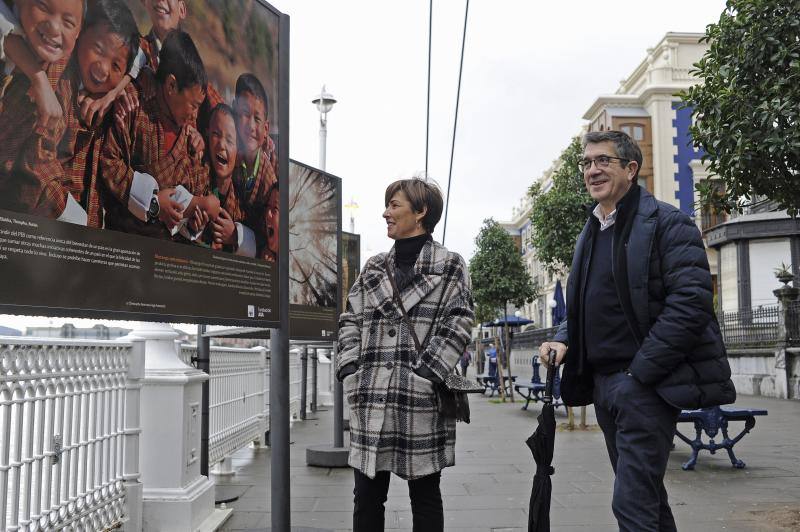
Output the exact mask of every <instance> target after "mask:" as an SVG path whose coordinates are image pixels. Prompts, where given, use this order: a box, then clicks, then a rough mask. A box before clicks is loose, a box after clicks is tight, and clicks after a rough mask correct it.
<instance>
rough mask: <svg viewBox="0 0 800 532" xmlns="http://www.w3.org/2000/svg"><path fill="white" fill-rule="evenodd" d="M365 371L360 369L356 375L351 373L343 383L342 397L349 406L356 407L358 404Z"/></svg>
mask: <svg viewBox="0 0 800 532" xmlns="http://www.w3.org/2000/svg"><path fill="white" fill-rule="evenodd" d="M363 371H364V370H363V368H358V369H357V370H356V372H355V373H351V374H350V375H348V376H347V377H345V378H344V380H343V381H342V395H344V397H345V399H346V400H347V403H348V404H349V405H354V404H356V403H357V402H358V384H359V381H360V380H361V374H362V373H363Z"/></svg>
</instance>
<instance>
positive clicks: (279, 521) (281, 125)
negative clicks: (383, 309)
mask: <svg viewBox="0 0 800 532" xmlns="http://www.w3.org/2000/svg"><path fill="white" fill-rule="evenodd" d="M278 35H279V44H278V50H279V54H280V61H279V63H278V65H279V67H278V68H279V74H278V80H279V90H278V93H279V94H283V95H286V94H289V42H290V41H289V17H288V16H287V15H281V20H280V31H279V33H278ZM279 105H280V106H281V110H280V112H279V113H278V130H279V131H280V135H281V142H280V143H279V145H278V150H279V154H278V160H279V161H286V164H282V165H281V166H280V174H279V176H278V183H279V192H280V205H281V208H280V210H279V214H278V222H279V223H278V227H279V230H280V237H279V239H278V241H279V243H280V244H279V248H280V249H279V252H278V317H279V322H280V329H272V330H271V331H270V351H271V360H270V382H269V404H270V406H269V415H270V448H271V455H270V471H269V476H270V488H271V489H270V493H271V495H270V504H271V506H270V507H271V508H272V516H271V524H272V530H291V498H290V495H291V478H290V476H289V458H290V450H289V449H290V448H289V210H288V208H287V207H286V206H288V205H289V186H288V185H289V168H288V167H289V165H288V161H289V99H288V98H285V97H283V98H281V99H280V102H279Z"/></svg>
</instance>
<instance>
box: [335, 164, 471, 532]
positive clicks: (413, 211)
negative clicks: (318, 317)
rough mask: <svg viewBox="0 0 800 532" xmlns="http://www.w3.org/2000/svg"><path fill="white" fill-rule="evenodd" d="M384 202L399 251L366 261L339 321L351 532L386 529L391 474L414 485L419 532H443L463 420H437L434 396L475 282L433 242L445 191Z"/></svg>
mask: <svg viewBox="0 0 800 532" xmlns="http://www.w3.org/2000/svg"><path fill="white" fill-rule="evenodd" d="M385 200H386V210H385V211H384V213H383V217H384V219H385V220H386V225H387V233H388V236H389V238H391V239H393V240H394V241H395V244H394V246H393V247H392V249H391V250H390V251H389V253H388V254H387V253H380V254H378V255H376V256H374V257H372V258H370V259H369V260H368V261H367V263H366V265H365V266H364V269H363V270H362V271H361V275H359V277H358V279H356V282H355V284H354V285H353V288H352V289H351V290H350V294H349V295H348V297H347V308H346V310H345V312H344V313H343V314H342V315H341V317H340V318H339V353H340V355H339V357H338V359H337V368H336V371H337V377H338V378H339V379H340V380H342V383H343V387H344V393H345V396H346V397H347V402H348V404H349V405H350V459H349V462H350V465H351V466H353V469H354V471H355V488H354V489H353V494H354V496H355V498H354V502H355V505H354V508H353V530H354V531H356V532H380V531H382V530H383V529H384V503H385V502H386V500H387V493H388V490H389V474H390V473H394V474H396V475H397V476H399V477H400V478H403V479H406V480H408V493H409V495H410V497H411V513H412V516H413V527H414V530H415V531H432V532H438V531H442V530H444V509H443V505H442V494H441V491H440V489H439V483H440V480H441V471H442V469H444V468H445V467H448V466H451V465H453V464H455V442H456V419H455V417H449V416H447V415H445V414H443V413H442V412H440V411H439V409H438V406H439V404H440V402H439V401H438V399H437V395H436V392H435V389H434V387H435V385H436V383H441V382H443V381H444V379H445V377H446V376H447V375H448V374H449V373H450V372H452V371H453V370H454V369H455V367H456V364H458V360H459V357H460V356H461V354H462V353H463V352H464V350H465V348H466V346H467V342H469V338H470V332H471V330H472V321H473V318H474V313H473V310H472V295H471V292H470V286H469V273H468V271H467V266H466V264H465V263H464V259H462V258H461V256H460V255H458V254H457V253H453V252H451V251H448V250H447V249H445V248H444V246H442V245H441V244H439V243H437V242H434V241H433V238H432V237H431V233H432V232H433V229H434V227H435V226H436V224H437V222H438V221H439V218H440V217H441V215H442V210H443V203H444V202H443V200H442V194H441V192H440V191H439V189H438V187H436V186H435V185H433V184H431V183H429V182H427V181H423V180H421V179H404V180H401V181H396V182H394V183H392V184H391V185H389V187H388V188H387V189H386V195H385ZM415 331H416V333H415ZM415 334H418V335H419V336H418V337H417V339H416V340H417V341H418V342H419V345H420V351H417V348H416V347H415V344H416V343H417V341H415V340H414V335H415Z"/></svg>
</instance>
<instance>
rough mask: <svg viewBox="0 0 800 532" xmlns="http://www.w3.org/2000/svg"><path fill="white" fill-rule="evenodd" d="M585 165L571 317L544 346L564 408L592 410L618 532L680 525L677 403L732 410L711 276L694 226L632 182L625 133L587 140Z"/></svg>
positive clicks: (633, 154)
mask: <svg viewBox="0 0 800 532" xmlns="http://www.w3.org/2000/svg"><path fill="white" fill-rule="evenodd" d="M583 146H584V154H583V159H582V160H581V161H580V164H579V166H580V169H581V170H582V171H583V177H584V182H585V184H586V189H587V190H588V191H589V194H590V195H591V196H592V198H593V199H594V200H595V201H596V204H595V206H594V210H593V212H592V215H591V216H590V217H589V220H588V221H587V222H586V225H585V226H584V228H583V231H582V232H581V234H580V236H579V237H578V242H577V245H576V247H575V255H574V257H573V261H572V269H571V270H570V276H569V281H568V284H567V320H566V321H565V322H563V323H562V324H561V326H560V327H559V329H558V332H557V333H556V335H555V337H554V338H553V340H552V341H551V342H545V343H544V344H542V345H541V347H540V348H539V352H540V356H541V358H542V362H543V363H544V364H547V354H548V353H549V351H550V350H551V349H552V350H555V351H556V362H557V363H559V364H560V363H561V361H562V360H563V361H564V362H565V365H564V373H563V377H562V381H561V396H562V398H563V400H564V402H565V403H566V404H567V405H571V406H582V405H587V404H590V403H594V406H595V412H596V415H597V422H598V424H599V425H600V428H601V429H602V430H603V435H604V436H605V440H606V447H607V448H608V455H609V457H610V459H611V466H612V467H613V468H614V473H615V474H616V480H615V482H614V495H613V502H612V509H613V510H614V515H615V516H616V518H617V522H618V523H619V527H620V530H624V531H629V530H630V531H633V530H635V531H637V532H639V531H669V530H675V520H674V519H673V516H672V511H671V510H670V507H669V503H668V501H667V492H666V489H665V488H664V473H665V472H666V467H667V460H668V458H669V450H670V447H671V443H672V438H673V435H674V432H675V423H676V422H677V417H678V414H679V413H680V410H681V409H682V408H701V407H707V406H713V405H720V404H726V403H732V402H733V401H734V400H735V399H736V391H735V389H734V387H733V383H732V382H731V380H730V375H731V370H730V366H729V365H728V360H727V356H726V353H725V347H724V345H723V343H722V338H721V335H720V331H719V325H718V324H717V320H716V318H715V317H714V309H713V305H712V291H711V274H710V272H709V269H708V259H707V257H706V252H705V248H704V246H703V241H702V239H701V237H700V232H699V231H698V229H697V226H695V224H694V222H693V221H692V220H691V218H689V216H687V215H686V214H684V213H683V212H681V211H680V210H678V209H676V208H675V207H672V206H671V205H668V204H666V203H663V202H661V201H657V200H656V199H655V198H654V197H653V196H652V195H651V194H650V193H649V192H647V191H646V190H645V189H643V188H641V187H640V186H638V185H637V184H635V181H636V177H637V175H638V173H639V169H640V168H641V166H642V152H641V150H640V149H639V147H638V146H637V145H636V143H635V142H634V141H633V140H632V139H631V138H630V137H629V136H628V135H626V134H625V133H621V132H618V131H601V132H592V133H588V134H587V135H586V136H585V137H584V140H583Z"/></svg>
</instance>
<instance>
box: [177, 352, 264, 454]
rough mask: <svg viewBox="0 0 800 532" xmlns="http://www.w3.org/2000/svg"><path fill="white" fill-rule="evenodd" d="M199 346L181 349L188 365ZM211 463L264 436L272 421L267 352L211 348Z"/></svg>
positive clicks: (209, 448)
mask: <svg viewBox="0 0 800 532" xmlns="http://www.w3.org/2000/svg"><path fill="white" fill-rule="evenodd" d="M196 356H197V346H195V345H184V346H181V358H182V359H183V361H184V362H186V363H189V362H190V361H191V359H192V357H196ZM209 390H210V396H209V413H208V420H209V426H208V433H209V434H208V440H209V441H208V463H209V466H211V465H213V464H216V463H218V462H220V461H221V460H223V459H224V458H226V457H228V456H230V455H232V454H233V453H235V452H236V451H238V450H239V449H241V448H242V447H245V446H246V445H248V444H249V443H250V442H252V441H254V440H257V439H260V438H261V437H263V435H264V433H265V432H266V430H267V423H268V419H269V375H268V372H267V350H266V349H265V348H263V347H256V348H253V349H234V348H228V347H212V348H211V375H210V379H209Z"/></svg>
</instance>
